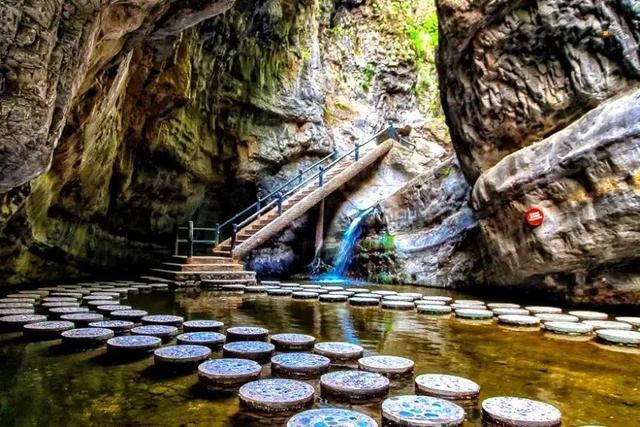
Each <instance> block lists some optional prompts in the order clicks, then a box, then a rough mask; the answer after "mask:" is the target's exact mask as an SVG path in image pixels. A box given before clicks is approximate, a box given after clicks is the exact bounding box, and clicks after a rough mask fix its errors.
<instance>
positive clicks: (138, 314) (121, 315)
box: [109, 310, 149, 323]
mask: <svg viewBox="0 0 640 427" xmlns="http://www.w3.org/2000/svg"><path fill="white" fill-rule="evenodd" d="M148 315H149V313H147V312H146V311H145V310H117V311H112V312H110V313H109V317H111V318H113V319H117V320H128V321H131V322H136V323H139V322H140V321H141V320H142V318H143V317H145V316H148Z"/></svg>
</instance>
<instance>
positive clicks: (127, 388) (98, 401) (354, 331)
mask: <svg viewBox="0 0 640 427" xmlns="http://www.w3.org/2000/svg"><path fill="white" fill-rule="evenodd" d="M407 290H413V289H410V288H407ZM419 291H422V292H426V290H425V289H419ZM429 292H431V293H434V294H435V293H442V292H435V291H429ZM128 302H129V303H130V304H129V305H133V306H134V307H136V308H143V309H147V310H148V311H150V312H153V313H177V314H183V315H185V317H187V318H192V319H195V318H214V319H217V320H221V321H223V322H225V324H226V325H235V326H237V325H256V326H264V327H266V328H269V329H270V330H271V331H272V332H273V333H275V332H301V333H306V334H310V335H314V336H315V337H317V338H318V340H319V341H349V342H354V343H358V344H360V345H362V346H364V347H365V349H366V355H371V354H378V353H384V354H392V355H398V356H404V357H409V358H411V359H413V360H414V361H415V363H416V374H420V373H427V372H443V373H451V374H455V375H461V376H464V377H467V378H470V379H473V380H474V381H476V382H478V383H479V384H480V385H481V387H482V392H481V396H480V397H481V400H482V399H484V398H487V397H491V396H498V395H515V396H523V397H529V398H533V399H538V400H542V401H545V402H549V403H551V404H553V405H556V406H557V407H558V408H560V409H561V411H562V412H563V415H564V421H565V425H568V426H572V425H580V424H589V423H593V424H595V423H599V424H602V425H607V426H609V427H613V426H625V427H629V426H637V425H640V421H639V420H640V390H639V387H640V386H639V384H640V367H639V366H640V364H639V361H640V355H639V354H637V353H633V352H631V353H630V352H618V351H614V350H611V349H609V348H606V347H604V346H598V345H596V344H594V343H592V342H576V341H570V340H560V339H557V338H555V339H554V338H550V337H546V336H544V335H543V334H542V333H541V332H516V331H510V330H505V329H504V328H500V327H498V326H496V325H495V324H475V323H473V322H461V321H459V320H456V319H453V318H440V319H436V318H430V317H427V316H424V315H420V314H417V313H407V312H393V311H386V310H382V309H379V308H363V307H349V306H346V305H343V304H320V303H318V302H317V301H316V302H314V301H301V300H292V299H290V298H273V297H267V296H255V295H233V294H230V295H227V294H225V295H221V294H219V293H215V292H199V291H188V292H181V293H178V294H171V293H166V294H155V293H154V294H143V295H136V296H132V297H130V299H129V301H128ZM58 348H59V346H57V345H55V342H50V343H29V344H26V343H24V342H23V341H22V340H21V339H20V338H18V337H16V336H15V335H0V386H1V387H2V390H3V392H2V393H1V394H0V420H2V422H3V425H17V426H23V425H55V426H80V425H82V426H85V425H98V426H108V425H117V426H122V425H130V426H150V425H153V426H178V425H207V426H243V427H244V426H253V425H270V426H277V425H282V424H283V423H284V420H285V418H281V419H278V420H276V421H275V422H274V420H273V419H265V418H261V417H255V416H253V415H252V414H249V413H246V412H244V411H241V410H240V409H239V407H238V400H237V398H236V397H235V395H226V396H211V395H206V394H204V393H203V392H202V390H200V388H199V387H198V385H197V376H196V375H195V374H189V375H182V376H167V375H165V374H164V373H163V372H159V371H158V370H156V369H154V368H153V360H152V358H146V359H143V360H137V361H128V362H126V363H125V362H114V361H111V360H110V359H109V357H107V356H105V354H104V353H105V350H104V349H102V350H92V351H87V352H83V353H72V354H64V353H62V352H60V351H58V350H57V349H58ZM218 356H219V354H218ZM263 375H265V376H266V375H269V370H268V367H265V368H264V370H263ZM309 383H310V384H313V385H314V386H316V387H317V386H318V384H317V380H316V381H309ZM392 393H393V394H412V393H413V383H412V381H411V380H408V381H406V380H405V381H394V382H393V384H392ZM318 405H319V406H327V405H337V406H341V407H352V408H354V409H357V410H359V411H362V412H366V413H368V414H370V415H372V416H374V417H375V418H376V419H378V420H379V409H380V402H373V403H368V404H363V405H345V404H339V403H336V402H328V401H324V400H323V401H320V402H318ZM469 412H470V420H469V421H467V423H466V424H465V425H467V426H478V425H480V423H479V421H478V419H479V411H478V410H477V408H475V410H474V409H473V408H470V411H469Z"/></svg>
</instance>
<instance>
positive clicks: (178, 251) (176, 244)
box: [173, 223, 180, 256]
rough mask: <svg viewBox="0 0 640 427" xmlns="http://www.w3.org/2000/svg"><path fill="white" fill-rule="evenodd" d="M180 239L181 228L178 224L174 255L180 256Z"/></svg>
mask: <svg viewBox="0 0 640 427" xmlns="http://www.w3.org/2000/svg"><path fill="white" fill-rule="evenodd" d="M179 239H180V226H179V225H178V223H176V241H175V242H174V248H173V254H174V255H176V256H177V255H180V242H178V240H179Z"/></svg>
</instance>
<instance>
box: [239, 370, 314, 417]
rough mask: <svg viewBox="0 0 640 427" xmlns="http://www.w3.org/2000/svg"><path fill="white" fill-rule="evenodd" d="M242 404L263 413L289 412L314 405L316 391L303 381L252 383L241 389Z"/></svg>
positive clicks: (273, 380)
mask: <svg viewBox="0 0 640 427" xmlns="http://www.w3.org/2000/svg"><path fill="white" fill-rule="evenodd" d="M238 397H239V398H240V404H241V405H242V406H244V407H246V408H250V409H253V410H257V411H262V412H289V411H295V410H299V409H303V408H307V407H309V406H311V405H313V403H314V401H315V390H314V389H313V387H312V386H310V385H309V384H307V383H304V382H302V381H297V380H290V379H284V378H276V379H266V380H258V381H252V382H250V383H247V384H245V385H243V386H242V387H240V391H239V392H238Z"/></svg>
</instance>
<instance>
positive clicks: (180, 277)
mask: <svg viewBox="0 0 640 427" xmlns="http://www.w3.org/2000/svg"><path fill="white" fill-rule="evenodd" d="M151 272H152V273H153V274H155V275H157V276H159V277H164V278H168V279H171V280H175V281H177V282H184V281H187V280H204V279H212V280H214V279H218V280H251V279H255V275H256V273H255V272H254V271H172V270H164V269H159V268H152V269H151Z"/></svg>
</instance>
